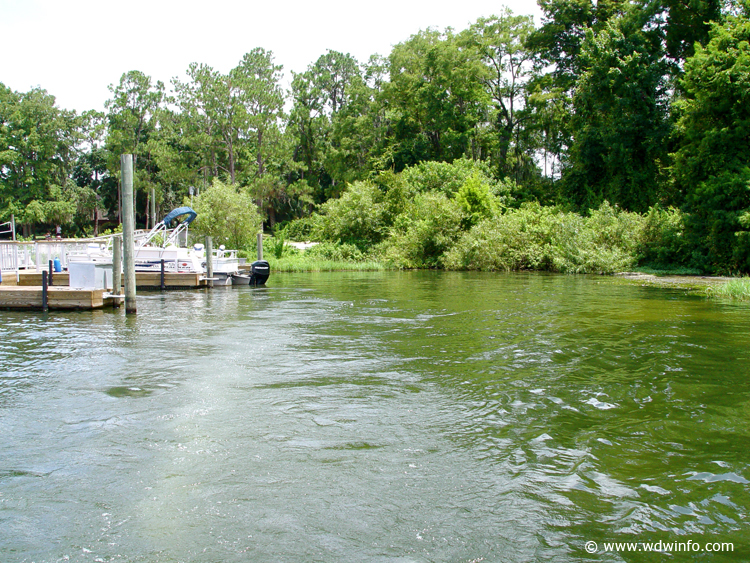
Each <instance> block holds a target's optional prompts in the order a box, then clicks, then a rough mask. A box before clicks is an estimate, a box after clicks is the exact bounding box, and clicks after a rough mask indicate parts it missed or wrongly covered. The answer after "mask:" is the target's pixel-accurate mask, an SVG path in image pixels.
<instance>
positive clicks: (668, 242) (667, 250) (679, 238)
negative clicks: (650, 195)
mask: <svg viewBox="0 0 750 563" xmlns="http://www.w3.org/2000/svg"><path fill="white" fill-rule="evenodd" d="M638 258H639V262H640V263H641V264H647V265H650V266H671V267H674V266H675V265H684V264H687V262H688V260H689V258H690V245H689V244H688V240H687V237H686V236H685V214H684V213H682V212H681V211H680V210H678V209H675V208H673V207H670V208H668V209H663V208H662V207H660V206H658V205H657V206H654V207H652V208H651V209H649V210H648V213H646V215H645V216H644V217H643V229H642V232H641V242H640V246H639V249H638Z"/></svg>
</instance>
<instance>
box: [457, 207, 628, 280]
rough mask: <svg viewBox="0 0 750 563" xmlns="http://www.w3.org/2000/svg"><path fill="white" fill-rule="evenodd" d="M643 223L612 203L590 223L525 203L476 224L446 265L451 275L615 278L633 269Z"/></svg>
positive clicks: (592, 215) (602, 209) (568, 214)
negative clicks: (509, 273)
mask: <svg viewBox="0 0 750 563" xmlns="http://www.w3.org/2000/svg"><path fill="white" fill-rule="evenodd" d="M641 222H642V220H641V218H640V216H639V215H637V214H635V213H627V212H622V211H620V210H618V209H617V208H615V207H612V206H610V205H609V204H608V203H604V204H603V205H602V206H601V207H600V208H599V209H597V210H595V211H594V212H593V213H592V214H591V217H582V216H581V215H578V214H576V213H564V212H562V211H560V210H559V209H557V208H553V207H542V206H540V205H539V204H536V203H527V204H524V205H522V206H521V207H520V208H519V209H514V210H508V211H507V212H506V213H505V214H503V215H501V216H499V217H497V218H495V219H489V220H484V221H482V222H480V223H478V224H477V225H476V226H475V227H473V228H472V229H471V231H469V232H467V233H465V234H464V235H463V236H462V237H461V239H460V240H459V241H458V243H457V244H456V245H455V246H454V247H453V248H452V249H451V250H450V251H449V252H448V253H446V256H445V260H444V263H445V265H446V267H448V268H451V269H472V270H551V271H557V272H567V273H614V272H618V271H623V270H628V269H631V268H632V267H633V266H634V265H635V263H636V259H635V251H636V249H637V248H638V244H639V233H640V232H641V230H642V229H641Z"/></svg>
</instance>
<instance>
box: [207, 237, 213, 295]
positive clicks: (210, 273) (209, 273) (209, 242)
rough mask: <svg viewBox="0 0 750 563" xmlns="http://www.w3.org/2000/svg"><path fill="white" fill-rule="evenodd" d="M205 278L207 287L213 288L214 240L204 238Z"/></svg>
mask: <svg viewBox="0 0 750 563" xmlns="http://www.w3.org/2000/svg"><path fill="white" fill-rule="evenodd" d="M206 277H207V278H208V287H213V286H214V280H213V277H214V239H212V238H211V237H206Z"/></svg>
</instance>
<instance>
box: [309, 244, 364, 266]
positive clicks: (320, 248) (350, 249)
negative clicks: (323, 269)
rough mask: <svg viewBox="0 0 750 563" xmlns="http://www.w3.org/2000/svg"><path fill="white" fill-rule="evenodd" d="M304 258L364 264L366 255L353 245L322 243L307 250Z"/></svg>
mask: <svg viewBox="0 0 750 563" xmlns="http://www.w3.org/2000/svg"><path fill="white" fill-rule="evenodd" d="M304 256H306V257H314V258H320V259H323V260H334V261H341V262H346V261H348V262H362V261H364V260H365V259H366V256H365V254H364V253H363V252H362V251H361V250H360V249H359V248H357V247H356V246H355V245H353V244H346V243H335V242H329V241H326V242H321V243H320V244H316V245H315V246H312V247H310V248H308V249H307V250H305V252H304Z"/></svg>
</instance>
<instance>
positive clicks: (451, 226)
mask: <svg viewBox="0 0 750 563" xmlns="http://www.w3.org/2000/svg"><path fill="white" fill-rule="evenodd" d="M465 217H466V216H465V215H464V213H463V212H462V210H461V206H460V205H459V204H458V203H457V202H456V201H455V200H454V199H448V197H446V196H445V195H443V194H440V193H424V194H419V195H418V196H417V197H416V199H415V200H414V202H413V203H411V204H410V205H409V206H408V207H407V209H406V211H405V212H404V213H403V214H402V215H400V216H399V217H398V218H397V220H396V223H395V225H394V229H393V231H392V234H391V236H390V237H389V239H388V241H386V243H385V244H384V245H383V247H382V248H381V252H383V255H384V257H385V258H386V259H387V260H388V261H389V262H390V263H392V264H394V265H395V266H396V267H399V268H434V267H438V266H442V259H443V254H444V253H445V252H446V251H447V250H448V249H449V248H450V247H451V246H452V245H453V243H454V242H455V240H456V239H457V238H458V237H459V236H460V234H461V223H462V221H463V220H464V219H465Z"/></svg>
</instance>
